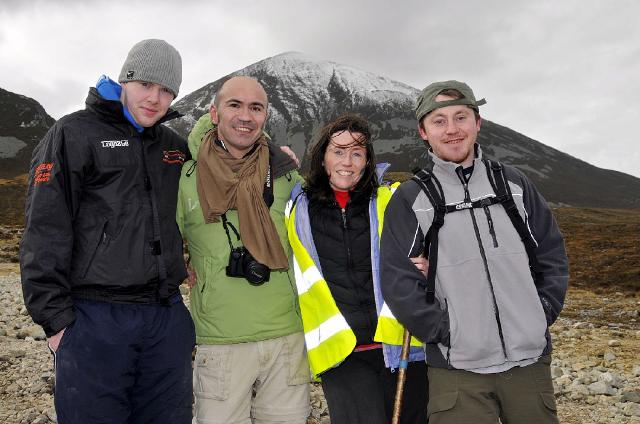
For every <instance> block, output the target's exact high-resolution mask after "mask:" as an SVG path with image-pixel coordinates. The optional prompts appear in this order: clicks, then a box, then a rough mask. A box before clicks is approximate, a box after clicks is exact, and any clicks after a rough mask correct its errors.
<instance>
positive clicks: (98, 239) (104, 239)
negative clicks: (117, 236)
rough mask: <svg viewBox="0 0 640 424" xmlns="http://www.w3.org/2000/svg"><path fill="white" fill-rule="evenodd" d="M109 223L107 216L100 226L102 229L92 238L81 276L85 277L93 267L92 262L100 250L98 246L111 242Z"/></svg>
mask: <svg viewBox="0 0 640 424" xmlns="http://www.w3.org/2000/svg"><path fill="white" fill-rule="evenodd" d="M108 224H109V221H108V220H107V219H106V218H105V219H103V223H102V225H101V226H100V231H99V232H98V233H97V234H95V235H94V238H93V239H92V240H91V244H90V245H89V248H88V249H87V253H88V255H87V257H86V262H85V264H84V266H83V267H82V270H81V272H80V278H85V277H86V276H87V272H88V271H89V267H91V264H92V263H93V260H94V259H95V257H96V253H97V252H98V248H99V247H100V245H101V244H104V245H107V244H108V242H109V237H108V236H107V232H106V229H107V225H108Z"/></svg>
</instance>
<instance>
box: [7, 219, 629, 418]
mask: <svg viewBox="0 0 640 424" xmlns="http://www.w3.org/2000/svg"><path fill="white" fill-rule="evenodd" d="M555 213H556V218H557V219H558V222H559V224H560V227H561V230H562V231H563V233H564V235H565V241H566V244H567V250H568V253H569V260H570V264H571V276H572V278H571V287H570V289H569V293H568V295H567V299H566V302H565V308H564V310H563V312H562V314H561V316H560V319H559V320H558V322H557V323H556V324H555V325H554V326H553V327H552V328H551V333H552V336H553V338H554V347H555V351H554V360H553V363H552V374H553V377H554V384H555V389H556V398H557V403H558V410H559V416H560V421H561V422H562V423H568V424H591V423H594V424H597V423H616V424H618V423H637V424H640V313H639V310H640V210H612V209H575V208H561V209H558V210H555ZM15 215H16V216H19V214H18V213H17V212H16V214H15ZM3 221H4V220H3ZM4 222H7V223H9V225H6V224H5V225H2V226H0V423H1V424H4V423H7V424H18V423H20V424H23V423H41V424H44V423H51V422H55V411H54V409H53V395H52V392H53V384H54V381H53V361H52V356H51V354H50V353H49V351H48V349H47V347H46V342H45V341H44V333H43V332H42V329H41V328H40V327H39V326H36V325H34V324H33V322H32V321H31V319H30V317H29V316H28V314H27V312H26V309H25V308H24V305H23V302H22V292H21V288H20V283H19V275H18V273H19V269H18V266H17V261H18V258H17V252H18V241H19V239H20V236H21V227H20V222H19V220H17V219H16V220H7V221H4ZM185 297H186V296H185ZM312 407H313V409H312V414H311V416H310V417H309V420H308V424H327V423H329V422H330V421H329V417H328V411H327V406H326V402H325V401H324V398H323V396H322V390H321V388H320V387H319V386H317V385H312Z"/></svg>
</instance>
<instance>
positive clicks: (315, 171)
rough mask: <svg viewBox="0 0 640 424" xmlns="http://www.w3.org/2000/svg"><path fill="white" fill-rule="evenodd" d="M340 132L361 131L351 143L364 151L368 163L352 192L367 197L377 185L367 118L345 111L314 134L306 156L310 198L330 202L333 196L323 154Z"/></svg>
mask: <svg viewBox="0 0 640 424" xmlns="http://www.w3.org/2000/svg"><path fill="white" fill-rule="evenodd" d="M343 131H347V132H350V133H352V134H354V133H360V134H362V136H361V137H360V138H359V139H357V140H354V142H356V143H358V144H360V145H362V146H363V147H364V148H365V149H366V151H367V163H366V165H365V167H364V170H363V173H362V177H360V180H359V181H358V184H356V186H355V187H354V188H353V190H352V191H354V192H359V193H363V194H365V195H367V196H370V195H371V194H372V193H373V192H374V190H376V189H377V188H378V186H379V184H378V177H377V175H376V156H375V153H374V152H373V145H372V143H371V131H370V130H369V124H368V123H367V121H366V120H365V119H364V118H362V117H360V116H358V115H355V114H353V113H345V114H343V115H340V116H339V117H337V118H336V119H335V120H333V121H331V122H329V123H328V124H327V125H325V126H324V127H323V128H322V129H321V130H320V132H319V133H318V134H317V135H316V137H315V138H316V141H315V144H314V145H313V147H312V148H311V154H310V158H309V163H310V167H309V173H308V174H307V184H306V186H305V188H304V191H305V193H306V194H307V196H308V197H309V198H314V199H317V200H322V201H333V200H334V199H335V195H334V193H333V189H332V188H331V185H330V184H329V176H328V175H327V171H326V170H325V168H324V165H323V161H324V154H325V152H326V151H327V146H328V145H329V142H330V141H331V137H332V136H334V135H335V134H337V133H341V132H343Z"/></svg>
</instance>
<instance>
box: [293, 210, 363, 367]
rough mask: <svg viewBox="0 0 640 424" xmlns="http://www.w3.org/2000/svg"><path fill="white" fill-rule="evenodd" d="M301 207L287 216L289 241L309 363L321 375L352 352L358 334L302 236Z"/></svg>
mask: <svg viewBox="0 0 640 424" xmlns="http://www.w3.org/2000/svg"><path fill="white" fill-rule="evenodd" d="M297 209H298V205H296V206H294V207H293V210H292V211H291V216H290V219H288V220H287V226H288V233H289V243H290V244H291V248H292V250H293V253H294V258H293V268H294V274H295V278H296V287H297V289H298V296H299V300H300V312H301V314H302V325H303V328H304V337H305V342H306V344H307V355H308V359H309V366H310V368H311V372H312V373H313V376H314V377H316V378H317V376H318V375H319V374H321V373H322V372H324V371H326V370H328V369H330V368H332V367H334V366H336V365H337V364H339V363H341V362H342V361H344V359H345V358H346V357H347V356H349V354H351V352H352V351H353V348H354V347H355V346H356V336H355V334H353V331H352V330H351V328H350V327H349V324H347V321H346V320H345V318H344V317H343V316H342V314H341V313H340V310H339V309H338V306H337V305H336V303H335V301H334V300H333V297H332V296H331V291H330V290H329V286H328V285H327V282H326V281H325V280H324V278H323V277H322V274H321V273H320V270H319V269H318V267H317V266H316V265H315V263H314V262H313V260H312V259H311V255H310V254H309V252H308V251H307V249H305V247H304V246H303V244H302V242H301V240H300V238H298V232H297V231H296V212H297ZM305 212H306V211H305Z"/></svg>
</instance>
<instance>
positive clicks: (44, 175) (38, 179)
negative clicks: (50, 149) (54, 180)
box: [33, 162, 53, 185]
mask: <svg viewBox="0 0 640 424" xmlns="http://www.w3.org/2000/svg"><path fill="white" fill-rule="evenodd" d="M52 169H53V162H45V163H41V164H40V165H38V167H37V168H36V171H35V172H34V174H33V185H38V184H40V183H48V182H49V180H50V179H51V170H52Z"/></svg>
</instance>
